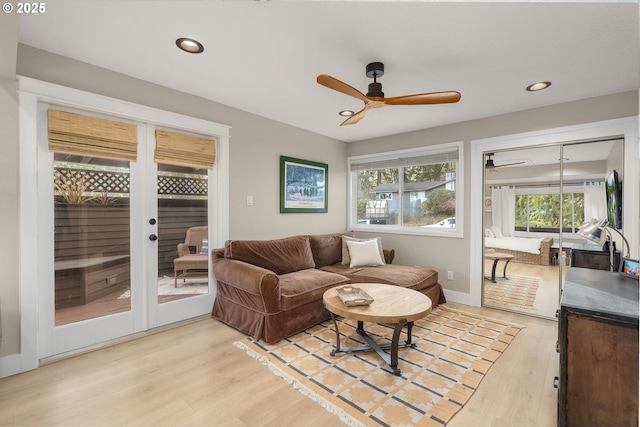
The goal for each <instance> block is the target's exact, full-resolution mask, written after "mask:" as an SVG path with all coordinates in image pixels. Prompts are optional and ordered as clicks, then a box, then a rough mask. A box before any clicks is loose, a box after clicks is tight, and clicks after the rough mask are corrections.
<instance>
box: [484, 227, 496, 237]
mask: <svg viewBox="0 0 640 427" xmlns="http://www.w3.org/2000/svg"><path fill="white" fill-rule="evenodd" d="M484 237H496V236H494V234H493V231H491V229H490V228H485V229H484Z"/></svg>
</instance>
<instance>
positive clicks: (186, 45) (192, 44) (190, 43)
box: [176, 37, 204, 53]
mask: <svg viewBox="0 0 640 427" xmlns="http://www.w3.org/2000/svg"><path fill="white" fill-rule="evenodd" d="M176 46H178V47H179V48H180V49H182V50H184V51H185V52H189V53H202V52H203V51H204V46H202V43H200V42H199V41H197V40H194V39H189V38H186V37H181V38H179V39H178V40H176Z"/></svg>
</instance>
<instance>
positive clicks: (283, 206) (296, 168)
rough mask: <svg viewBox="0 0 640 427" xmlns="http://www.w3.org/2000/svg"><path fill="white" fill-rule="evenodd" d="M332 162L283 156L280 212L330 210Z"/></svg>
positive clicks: (281, 163) (281, 161) (281, 160)
mask: <svg viewBox="0 0 640 427" xmlns="http://www.w3.org/2000/svg"><path fill="white" fill-rule="evenodd" d="M328 178H329V166H328V165H327V164H326V163H320V162H314V161H310V160H303V159H296V158H293V157H287V156H280V213H327V212H328V182H329V181H328Z"/></svg>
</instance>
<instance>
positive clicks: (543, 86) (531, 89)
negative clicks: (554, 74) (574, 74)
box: [527, 82, 551, 92]
mask: <svg viewBox="0 0 640 427" xmlns="http://www.w3.org/2000/svg"><path fill="white" fill-rule="evenodd" d="M549 86H551V82H537V83H532V84H530V85H529V86H527V90H528V91H529V92H536V91H538V90H542V89H546V88H548V87H549Z"/></svg>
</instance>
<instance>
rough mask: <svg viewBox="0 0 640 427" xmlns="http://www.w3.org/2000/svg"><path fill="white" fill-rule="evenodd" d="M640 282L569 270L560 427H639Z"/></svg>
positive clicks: (561, 322) (565, 290) (561, 337)
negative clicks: (639, 349) (639, 345)
mask: <svg viewBox="0 0 640 427" xmlns="http://www.w3.org/2000/svg"><path fill="white" fill-rule="evenodd" d="M638 310H639V307H638V281H637V280H634V279H628V278H623V277H620V276H619V275H618V274H617V273H611V272H607V271H601V270H593V269H585V268H575V267H570V268H569V269H568V270H567V275H566V280H565V284H564V288H563V292H562V300H561V303H560V318H559V325H558V326H559V342H558V344H559V350H560V378H559V396H558V398H559V402H558V425H559V426H569V427H574V426H575V427H588V426H619V427H620V426H635V427H637V426H638Z"/></svg>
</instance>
